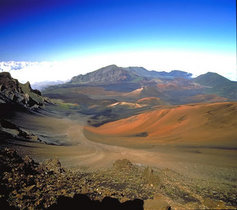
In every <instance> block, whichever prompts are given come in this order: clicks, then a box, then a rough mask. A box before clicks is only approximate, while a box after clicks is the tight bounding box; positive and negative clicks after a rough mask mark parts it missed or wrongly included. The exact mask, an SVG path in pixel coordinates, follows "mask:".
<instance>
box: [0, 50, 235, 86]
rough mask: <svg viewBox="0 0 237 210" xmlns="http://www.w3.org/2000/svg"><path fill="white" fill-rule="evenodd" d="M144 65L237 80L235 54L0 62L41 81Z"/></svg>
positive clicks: (133, 54)
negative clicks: (105, 67)
mask: <svg viewBox="0 0 237 210" xmlns="http://www.w3.org/2000/svg"><path fill="white" fill-rule="evenodd" d="M110 64H116V65H118V66H122V67H128V66H143V67H145V68H146V69H148V70H157V71H168V72H169V71H171V70H183V71H187V72H190V73H193V75H194V76H198V75H200V74H204V73H206V72H208V71H210V72H216V73H218V74H221V75H223V76H225V77H227V78H228V79H231V80H237V74H236V58H235V55H227V54H226V55H222V54H214V53H212V54H211V53H201V52H180V51H177V52H176V51H162V52H161V51H141V52H139V51H138V52H119V53H107V54H106V53H105V54H94V55H90V56H81V57H78V58H76V59H71V60H67V61H57V62H14V61H10V62H0V70H2V71H10V72H11V74H12V76H13V77H14V78H17V79H18V80H19V81H21V82H27V81H30V82H31V83H32V84H33V83H37V82H42V81H58V80H60V81H66V80H70V79H71V78H72V77H73V76H76V75H78V74H85V73H87V72H90V71H94V70H96V69H99V68H101V67H103V66H106V65H110Z"/></svg>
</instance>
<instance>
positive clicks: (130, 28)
mask: <svg viewBox="0 0 237 210" xmlns="http://www.w3.org/2000/svg"><path fill="white" fill-rule="evenodd" d="M235 48H236V3H235V0H163V1H162V0H107V1H106V0H98V1H96V0H85V1H83V0H82V1H80V0H78V1H70V0H65V1H62V0H0V61H8V60H18V61H22V60H24V61H52V60H63V59H68V58H72V57H76V56H80V55H90V54H93V53H104V52H116V51H119V52H120V51H133V50H134V51H136V50H143V49H146V50H147V49H148V50H149V49H175V50H192V51H201V52H202V51H205V52H207V51H210V52H218V53H225V54H226V53H227V54H228V53H235Z"/></svg>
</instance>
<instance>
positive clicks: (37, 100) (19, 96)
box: [0, 72, 49, 109]
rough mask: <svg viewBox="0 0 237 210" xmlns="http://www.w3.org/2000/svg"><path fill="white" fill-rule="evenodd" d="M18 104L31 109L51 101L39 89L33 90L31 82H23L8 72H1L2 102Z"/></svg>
mask: <svg viewBox="0 0 237 210" xmlns="http://www.w3.org/2000/svg"><path fill="white" fill-rule="evenodd" d="M6 103H10V104H17V105H20V106H23V107H26V108H29V109H37V108H39V107H42V106H44V104H45V103H49V100H48V99H47V98H45V97H42V96H41V92H40V91H39V90H33V89H32V88H31V86H30V83H29V82H27V83H25V84H21V83H20V82H18V80H16V79H13V78H12V77H11V75H10V73H8V72H2V73H0V104H6Z"/></svg>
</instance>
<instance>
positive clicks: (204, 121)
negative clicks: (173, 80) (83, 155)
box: [85, 102, 237, 147]
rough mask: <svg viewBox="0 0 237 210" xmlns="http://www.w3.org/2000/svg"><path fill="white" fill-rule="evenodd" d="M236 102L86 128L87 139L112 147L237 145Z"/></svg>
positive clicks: (153, 113)
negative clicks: (141, 145) (117, 145)
mask: <svg viewBox="0 0 237 210" xmlns="http://www.w3.org/2000/svg"><path fill="white" fill-rule="evenodd" d="M236 116H237V103H234V102H233V103H228V102H226V103H213V104H196V105H181V106H175V107H172V108H166V109H160V110H155V111H151V112H146V113H143V114H139V115H136V116H133V117H129V118H126V119H122V120H118V121H115V122H111V123H107V124H105V125H103V126H100V127H98V128H93V127H86V128H85V134H86V136H87V137H88V138H89V139H91V140H95V141H102V142H104V143H109V144H119V145H124V146H126V145H127V144H129V145H130V144H132V145H133V144H174V145H177V144H178V145H205V146H221V147H230V146H237V141H236V139H237V132H236V127H237V118H236Z"/></svg>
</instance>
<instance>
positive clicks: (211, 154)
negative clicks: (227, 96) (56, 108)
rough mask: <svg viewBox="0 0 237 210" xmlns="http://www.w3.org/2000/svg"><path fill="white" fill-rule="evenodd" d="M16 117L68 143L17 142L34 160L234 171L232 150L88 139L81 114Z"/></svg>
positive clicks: (216, 173)
mask: <svg viewBox="0 0 237 210" xmlns="http://www.w3.org/2000/svg"><path fill="white" fill-rule="evenodd" d="M17 119H18V124H19V123H20V122H21V124H22V126H23V127H25V128H28V129H30V130H31V131H32V132H34V131H35V132H37V133H38V134H43V135H47V136H59V137H60V136H61V137H62V138H61V140H60V141H63V142H64V143H68V144H70V146H55V145H47V144H42V143H24V142H21V143H20V145H18V146H17V147H18V151H19V152H20V153H23V154H27V155H30V156H32V157H33V158H35V159H36V160H37V161H43V160H44V159H49V158H57V159H59V160H60V161H61V163H62V164H63V166H64V167H68V168H81V169H82V168H84V169H85V170H96V169H101V168H107V167H110V166H111V165H112V164H113V162H114V161H115V160H118V159H124V158H126V159H129V160H130V161H131V162H133V163H135V164H140V165H149V166H152V167H158V168H169V169H172V170H174V171H176V172H179V173H181V174H184V175H188V176H189V177H198V178H200V177H203V178H210V177H211V178H213V177H217V178H218V179H219V178H221V179H226V176H229V177H230V176H231V177H232V176H233V178H234V177H236V175H237V169H236V160H237V153H236V151H235V150H233V151H232V150H220V149H208V148H177V147H172V146H169V147H161V146H160V147H157V146H156V147H154V148H150V149H146V148H143V149H135V148H134V149H133V148H125V147H120V146H112V145H106V144H102V143H97V142H92V141H90V140H88V139H87V138H86V137H85V136H84V134H83V127H84V125H85V124H86V120H87V117H85V116H82V115H77V116H74V117H73V119H69V118H66V117H62V118H56V117H52V116H51V117H49V116H27V115H24V116H22V115H21V116H17V117H16V123H17ZM53 140H54V139H53ZM49 141H50V138H49ZM223 171H224V175H223ZM225 174H226V175H225Z"/></svg>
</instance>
